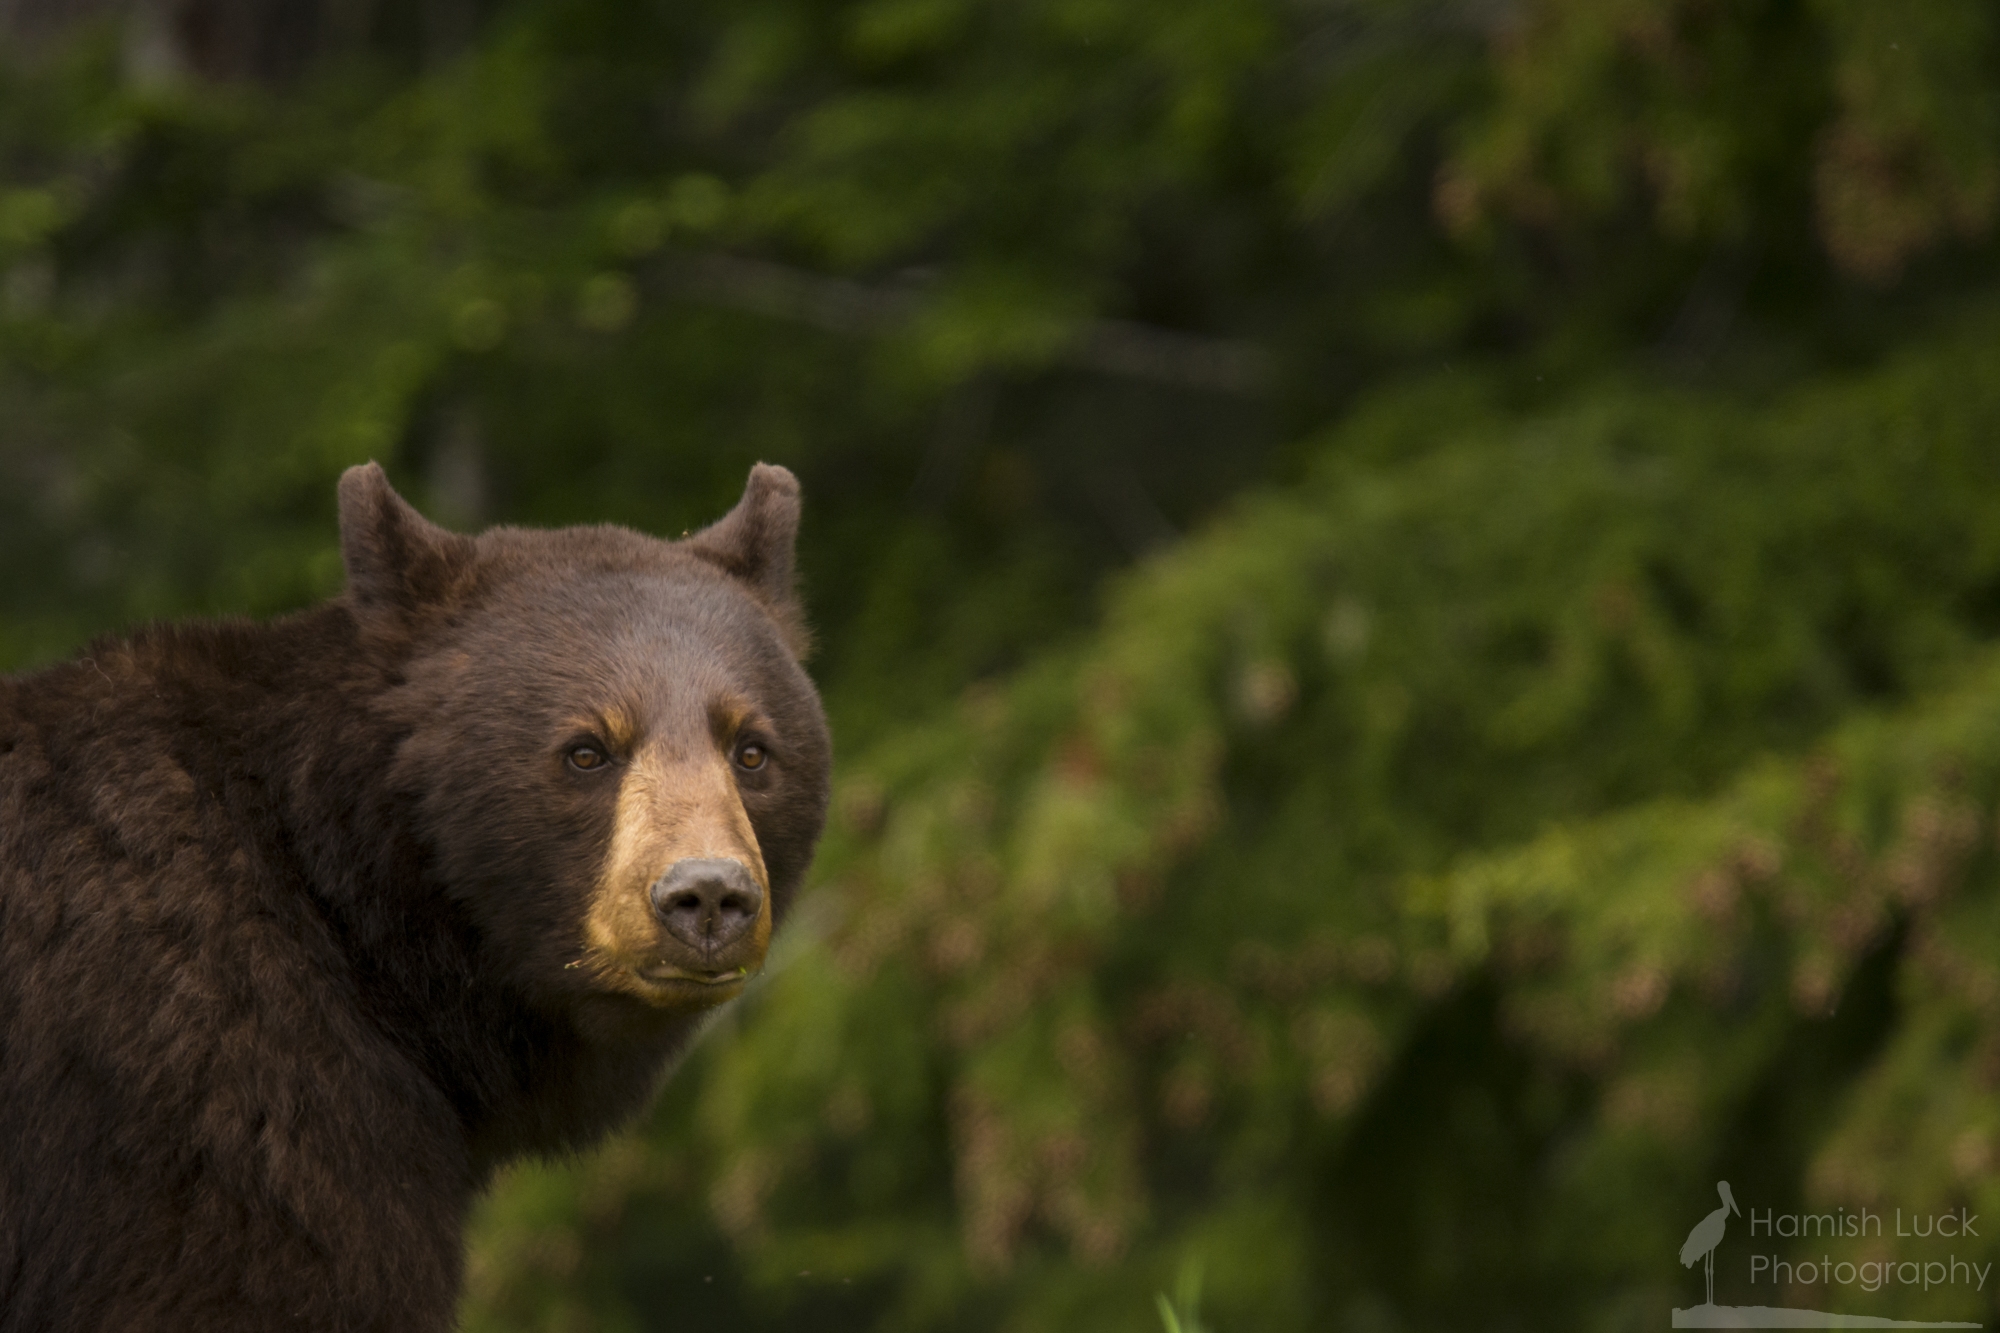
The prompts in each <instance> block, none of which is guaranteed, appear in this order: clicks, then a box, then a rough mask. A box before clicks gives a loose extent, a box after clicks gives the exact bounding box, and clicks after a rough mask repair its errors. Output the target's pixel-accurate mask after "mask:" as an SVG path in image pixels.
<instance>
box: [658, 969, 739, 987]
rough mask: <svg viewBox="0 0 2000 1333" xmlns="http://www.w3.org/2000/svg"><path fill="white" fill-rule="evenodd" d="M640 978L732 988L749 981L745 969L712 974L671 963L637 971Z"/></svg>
mask: <svg viewBox="0 0 2000 1333" xmlns="http://www.w3.org/2000/svg"><path fill="white" fill-rule="evenodd" d="M637 970H638V973H639V975H640V977H642V978H643V979H645V980H647V981H650V982H652V983H653V984H654V985H656V986H657V985H662V984H666V983H671V982H676V981H680V982H692V983H693V984H695V985H697V986H734V985H737V984H738V983H740V982H745V981H748V980H749V979H750V969H749V968H747V967H725V968H721V969H718V970H716V971H713V972H704V971H700V970H697V969H694V968H686V967H676V966H674V965H673V964H672V963H655V964H654V965H653V966H651V967H642V968H639V969H637Z"/></svg>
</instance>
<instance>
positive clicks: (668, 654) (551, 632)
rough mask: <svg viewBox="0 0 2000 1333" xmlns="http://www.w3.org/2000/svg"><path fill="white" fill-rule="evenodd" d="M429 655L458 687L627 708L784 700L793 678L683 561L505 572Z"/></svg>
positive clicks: (703, 570) (746, 602) (756, 620)
mask: <svg viewBox="0 0 2000 1333" xmlns="http://www.w3.org/2000/svg"><path fill="white" fill-rule="evenodd" d="M660 545H662V546H664V545H665V543H660ZM434 647H435V650H436V651H435V652H434V654H433V655H431V658H432V660H433V661H436V662H439V663H440V665H446V666H447V669H448V671H449V673H450V675H452V676H453V677H455V678H457V679H458V680H459V681H460V682H461V684H462V685H464V686H471V687H474V688H488V689H500V690H502V691H504V692H506V693H513V692H515V691H517V690H519V689H522V688H528V687H529V685H528V683H529V682H533V683H535V684H538V685H547V686H559V685H561V686H569V687H583V688H586V689H587V690H588V691H589V692H590V693H592V694H594V695H600V696H603V697H605V698H607V699H614V698H615V699H622V700H626V701H629V703H631V704H632V705H635V706H639V705H642V704H643V702H644V697H645V696H646V695H648V694H652V693H655V692H658V691H660V690H665V689H671V690H673V691H674V692H675V693H676V694H677V695H679V696H680V697H681V699H682V701H683V702H690V701H691V700H690V699H689V697H688V696H689V694H690V692H691V691H692V692H693V693H698V694H701V695H719V694H738V695H752V694H754V695H764V694H767V693H769V692H771V691H773V690H776V691H778V692H781V693H783V692H788V689H787V687H788V685H790V684H793V683H794V682H792V680H791V678H792V677H793V676H795V675H796V673H797V668H796V666H795V665H794V664H792V662H791V659H790V656H789V654H788V653H787V652H786V650H785V648H784V646H783V641H782V639H781V637H780V635H779V633H778V630H777V628H776V626H775V625H774V624H773V623H772V622H771V620H770V619H769V617H768V616H767V615H765V613H764V612H763V610H762V609H761V608H760V607H759V606H758V605H757V603H756V602H755V601H754V600H753V599H752V598H751V597H749V596H748V595H747V594H745V593H744V592H742V591H740V590H739V589H738V588H737V587H736V586H735V584H734V583H733V581H732V580H730V579H729V578H728V577H727V576H726V575H723V574H721V573H720V572H719V571H716V570H714V569H713V568H712V567H711V566H709V565H707V564H706V563H705V562H703V561H700V560H697V559H692V558H686V559H683V560H680V561H665V562H657V563H653V562H649V563H647V564H643V565H631V564H602V563H597V562H578V563H575V564H572V565H570V566H568V567H550V566H548V565H540V566H535V567H529V568H524V569H521V568H517V569H515V570H510V571H507V576H506V577H504V578H500V579H493V580H490V581H488V582H487V585H486V587H485V588H484V590H483V592H482V595H481V596H480V597H479V598H478V599H477V601H476V603H475V604H474V605H473V606H471V607H469V608H467V610H466V611H465V612H464V613H463V614H461V615H459V616H457V617H455V618H454V623H453V624H452V626H451V628H450V629H449V631H447V634H446V636H445V638H444V640H443V641H442V642H440V643H437V644H435V645H434ZM788 668H789V669H788Z"/></svg>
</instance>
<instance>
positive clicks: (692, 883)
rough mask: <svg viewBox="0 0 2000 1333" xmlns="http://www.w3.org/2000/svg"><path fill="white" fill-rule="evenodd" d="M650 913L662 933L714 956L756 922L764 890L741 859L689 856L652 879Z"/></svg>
mask: <svg viewBox="0 0 2000 1333" xmlns="http://www.w3.org/2000/svg"><path fill="white" fill-rule="evenodd" d="M651 896H652V900H653V913H654V915H655V916H657V917H659V919H660V924H661V925H663V926H665V927H666V929H667V933H668V934H670V935H672V936H673V937H674V938H675V939H677V940H679V941H680V942H681V943H683V944H685V945H687V946H688V947H689V948H691V949H694V950H695V951H696V952H698V953H700V954H701V955H702V957H703V958H705V959H710V960H720V959H721V958H722V957H724V956H726V955H727V954H728V953H729V952H731V951H732V946H733V945H735V944H736V942H737V941H738V940H740V939H742V938H743V937H744V936H745V935H747V934H748V933H749V932H750V928H751V927H752V926H754V925H756V924H757V917H758V914H759V913H760V912H762V911H763V910H764V890H763V889H762V888H760V887H759V886H758V884H757V877H756V876H755V875H752V874H751V873H750V868H749V867H748V866H746V865H744V864H743V863H742V862H741V861H736V860H730V859H724V858H722V857H712V856H690V857H686V858H684V859H682V860H679V861H676V862H674V864H673V865H672V866H671V867H669V868H668V870H667V873H666V874H664V875H662V876H660V877H659V878H658V879H657V880H655V881H653V888H652V895H651Z"/></svg>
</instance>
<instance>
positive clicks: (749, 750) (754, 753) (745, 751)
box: [736, 741, 769, 773]
mask: <svg viewBox="0 0 2000 1333" xmlns="http://www.w3.org/2000/svg"><path fill="white" fill-rule="evenodd" d="M768 757H769V756H767V755H766V754H765V753H764V747H763V746H761V745H759V744H757V742H755V741H751V742H750V743H749V744H748V745H745V746H744V747H743V748H742V749H740V750H738V751H737V752H736V766H737V767H738V768H747V769H749V770H750V771H751V772H753V773H754V772H756V771H757V770H758V769H760V768H762V767H763V766H764V760H765V759H766V758H768Z"/></svg>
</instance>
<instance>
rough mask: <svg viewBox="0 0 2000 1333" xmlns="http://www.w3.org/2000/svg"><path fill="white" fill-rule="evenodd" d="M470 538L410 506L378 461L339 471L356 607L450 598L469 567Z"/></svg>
mask: <svg viewBox="0 0 2000 1333" xmlns="http://www.w3.org/2000/svg"><path fill="white" fill-rule="evenodd" d="M472 554H473V545H472V540H471V538H469V537H461V536H459V535H458V534H457V533H455V532H446V531H445V530H444V529H443V528H441V527H439V526H437V524H435V523H432V522H431V521H430V520H429V519H427V518H425V517H424V516H423V515H422V514H419V513H418V512H417V511H416V510H414V509H412V508H411V507H410V505H409V503H408V502H407V501H405V500H404V499H403V497H402V496H400V495H398V494H396V492H395V489H394V488H393V487H392V486H390V485H389V478H388V476H387V475H385V474H384V473H383V471H382V468H381V466H380V465H379V464H376V463H363V464H361V465H360V466H358V467H351V468H349V469H347V471H345V472H343V473H341V475H340V555H341V560H342V562H343V563H344V564H345V565H346V566H347V592H348V595H349V597H351V598H352V599H353V602H354V607H355V610H356V611H358V612H362V613H375V612H382V611H388V612H392V613H405V614H407V613H409V612H412V611H415V610H417V609H419V608H421V607H425V606H434V605H436V604H438V603H440V602H444V601H448V600H450V598H451V596H452V594H453V592H454V591H455V589H456V588H457V587H458V585H459V584H460V583H461V582H462V581H463V579H464V578H465V576H466V574H467V573H468V572H469V571H470V569H471V567H472Z"/></svg>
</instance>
